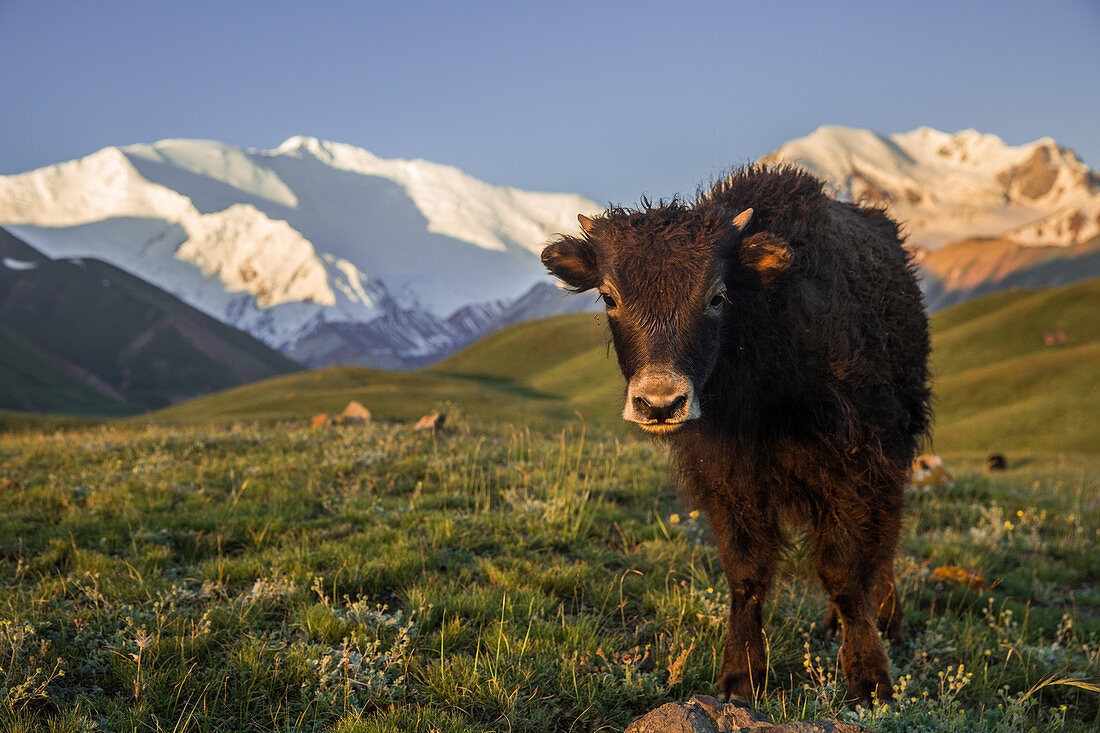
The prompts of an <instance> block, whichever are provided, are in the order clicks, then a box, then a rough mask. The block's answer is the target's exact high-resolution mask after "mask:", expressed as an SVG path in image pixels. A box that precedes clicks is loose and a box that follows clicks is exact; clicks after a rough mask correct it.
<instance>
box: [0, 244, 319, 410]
mask: <svg viewBox="0 0 1100 733" xmlns="http://www.w3.org/2000/svg"><path fill="white" fill-rule="evenodd" d="M0 262H2V264H3V266H2V267H0V325H3V326H4V327H5V329H6V331H7V332H8V334H9V337H10V336H17V337H18V340H19V342H20V343H22V344H23V346H24V347H25V348H22V349H21V350H22V351H24V352H27V351H28V349H33V351H34V352H35V354H36V356H32V355H30V354H29V353H27V354H26V355H25V356H23V357H17V358H16V361H17V362H18V363H17V364H8V365H7V366H6V368H5V369H4V376H5V380H6V381H7V382H8V384H7V385H6V392H8V393H9V397H10V398H11V399H5V401H4V402H3V403H0V406H5V407H14V408H18V409H37V410H55V411H68V412H81V411H85V409H84V408H82V407H81V406H79V405H74V404H70V403H68V401H67V400H68V398H67V397H66V395H67V394H68V393H69V392H71V391H72V390H73V386H72V385H71V383H70V382H71V380H76V381H78V382H80V383H82V384H83V385H84V386H85V387H87V388H90V389H91V390H92V391H93V392H95V393H98V394H99V395H100V397H101V398H104V402H105V408H110V409H108V411H117V406H118V405H125V406H126V407H128V408H129V409H130V410H135V409H143V408H154V407H162V406H164V405H167V404H171V403H174V402H178V401H180V400H182V399H186V398H189V397H194V396H196V395H199V394H203V393H206V392H210V391H213V390H217V389H224V388H226V387H230V386H235V385H238V384H242V383H244V382H248V381H255V380H258V379H265V378H268V377H271V376H274V375H276V374H281V373H285V372H289V371H294V370H296V369H298V368H299V366H298V365H297V364H296V363H294V362H293V361H291V360H290V359H287V358H286V357H284V356H282V355H281V354H279V353H278V352H275V351H273V350H272V349H270V348H269V347H267V346H264V345H263V344H261V343H259V342H258V341H256V340H255V339H253V338H251V337H249V336H248V335H247V334H244V333H241V332H239V331H237V330H235V329H233V328H230V327H229V326H226V325H225V324H223V323H221V322H219V321H217V320H215V319H213V318H211V317H209V316H207V315H205V314H203V313H200V312H199V311H197V310H195V309H194V308H191V307H190V306H188V305H186V304H184V303H182V302H180V301H179V300H178V299H177V298H175V297H173V296H171V295H169V294H167V293H165V292H163V291H161V290H159V289H158V288H156V287H154V286H152V285H150V284H149V283H146V282H144V281H142V280H140V279H138V278H135V277H134V276H133V275H129V274H127V273H126V272H123V271H122V270H119V269H118V268H116V267H113V266H112V265H109V264H106V263H103V262H99V261H96V260H92V259H78V260H52V259H50V258H47V257H45V256H44V255H42V254H41V253H39V252H37V251H35V250H34V249H33V248H31V247H29V246H28V245H27V244H26V243H24V242H21V241H19V239H18V238H16V237H13V236H12V235H10V234H9V233H7V232H5V231H4V230H3V229H0ZM9 340H12V341H14V339H9ZM12 348H13V349H14V348H15V347H14V346H13V347H12ZM43 359H45V360H48V361H49V362H50V363H51V364H53V369H52V370H53V371H54V372H57V371H58V370H59V369H60V370H61V372H64V373H65V374H67V375H69V378H70V379H69V380H63V379H61V378H60V377H59V376H57V375H56V374H55V376H57V379H56V385H57V395H56V399H52V400H51V399H47V398H46V397H45V396H44V395H45V394H46V392H48V390H46V386H45V385H42V384H39V383H40V382H41V381H42V380H43V379H46V381H47V382H49V381H53V378H52V377H48V375H49V374H50V373H51V372H50V371H48V370H46V369H44V368H43V369H37V368H36V369H32V368H31V364H32V363H33V362H34V361H41V360H43ZM58 374H59V373H58ZM20 375H22V376H20ZM35 394H40V395H43V396H41V397H38V398H33V399H32V398H31V395H35ZM81 394H83V392H82V393H81ZM28 399H30V400H31V401H30V404H29V405H28V402H27V400H28ZM81 401H82V402H83V403H84V404H85V405H86V406H87V411H94V412H99V411H100V410H99V409H98V408H96V407H95V405H94V404H93V403H92V402H91V401H90V400H89V399H88V398H84V397H82V398H81Z"/></svg>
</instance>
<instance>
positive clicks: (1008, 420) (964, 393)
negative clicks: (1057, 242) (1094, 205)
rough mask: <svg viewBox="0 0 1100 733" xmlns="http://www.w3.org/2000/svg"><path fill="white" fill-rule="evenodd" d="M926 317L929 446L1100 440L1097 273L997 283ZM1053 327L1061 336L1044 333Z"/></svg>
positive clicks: (1062, 447)
mask: <svg viewBox="0 0 1100 733" xmlns="http://www.w3.org/2000/svg"><path fill="white" fill-rule="evenodd" d="M932 324H933V332H934V337H933V369H934V372H935V374H936V396H937V405H936V435H935V444H936V448H937V449H938V450H1021V449H1030V450H1054V451H1082V452H1090V453H1092V452H1097V451H1098V450H1100V280H1088V281H1085V282H1081V283H1075V284H1073V285H1066V286H1063V287H1058V288H1043V289H1037V290H1025V291H1018V292H1001V293H996V294H994V295H990V296H987V297H984V298H979V299H976V300H972V301H968V302H966V303H962V304H960V305H957V306H955V307H953V308H949V309H948V310H945V311H943V312H942V313H939V314H937V315H936V316H934V317H933V319H932ZM1053 331H1061V332H1062V333H1063V334H1065V343H1064V344H1062V345H1060V346H1047V345H1046V344H1045V343H1044V340H1043V336H1044V334H1046V333H1049V332H1053Z"/></svg>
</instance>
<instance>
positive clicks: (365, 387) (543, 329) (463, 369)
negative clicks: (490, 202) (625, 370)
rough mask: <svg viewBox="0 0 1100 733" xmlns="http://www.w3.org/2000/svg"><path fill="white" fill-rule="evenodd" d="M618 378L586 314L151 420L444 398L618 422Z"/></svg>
mask: <svg viewBox="0 0 1100 733" xmlns="http://www.w3.org/2000/svg"><path fill="white" fill-rule="evenodd" d="M621 394H622V377H621V376H620V375H619V371H618V367H617V366H616V364H615V359H614V352H613V351H611V350H610V348H609V347H608V345H607V340H606V328H605V327H604V326H602V325H597V324H596V323H595V322H594V320H593V318H592V315H591V314H575V315H568V316H559V317H556V318H551V319H547V320H543V321H530V322H527V323H521V324H518V325H516V326H512V327H510V328H507V329H504V330H503V331H500V332H498V333H496V334H494V335H492V336H490V337H488V338H486V339H484V340H483V341H481V342H479V343H477V344H474V345H473V346H471V347H469V348H468V349H466V350H464V351H462V352H460V353H458V354H455V355H454V356H452V357H451V358H449V359H447V360H445V361H443V362H440V363H439V364H437V365H436V366H434V367H431V368H429V369H422V370H419V371H415V372H386V371H381V370H377V369H367V368H365V367H332V368H329V369H321V370H317V371H312V372H303V373H298V374H290V375H287V376H284V377H279V378H276V379H269V380H266V381H263V382H259V383H256V384H251V385H247V386H244V387H239V388H236V389H231V390H227V391H225V392H221V393H217V394H213V395H208V396H206V397H201V398H199V399H196V400H191V401H189V402H186V403H183V404H180V405H176V406H174V407H170V408H168V409H165V410H161V411H159V412H156V413H153V414H152V415H151V416H150V418H152V419H157V420H180V421H202V420H209V419H218V420H235V419H246V420H247V419H276V420H277V419H288V418H303V417H308V416H309V415H313V414H316V413H319V412H325V413H329V414H331V413H335V412H339V411H340V410H342V409H343V408H344V406H345V405H346V404H347V403H348V401H349V400H358V401H360V402H362V403H363V404H364V405H366V406H367V407H369V408H370V410H371V411H372V413H373V414H374V415H375V416H376V417H382V418H390V419H398V420H411V419H415V418H418V417H420V416H421V415H423V414H425V413H427V412H430V411H432V410H434V409H436V408H437V407H439V406H440V405H444V404H445V403H450V405H449V406H448V407H447V409H450V410H452V411H453V410H454V409H455V408H457V409H459V410H460V411H461V412H462V413H463V414H465V415H468V416H470V417H473V418H477V419H484V420H496V421H504V422H513V423H517V424H518V423H522V424H528V423H530V424H533V425H537V426H541V427H550V426H552V425H555V424H557V423H559V422H560V421H561V420H572V419H576V413H578V412H579V413H580V414H581V415H582V416H583V417H584V418H585V419H586V420H592V421H596V422H601V423H606V424H608V425H610V426H617V425H618V422H619V420H618V413H619V410H620V409H621V407H620V406H619V404H618V403H619V400H620V399H621Z"/></svg>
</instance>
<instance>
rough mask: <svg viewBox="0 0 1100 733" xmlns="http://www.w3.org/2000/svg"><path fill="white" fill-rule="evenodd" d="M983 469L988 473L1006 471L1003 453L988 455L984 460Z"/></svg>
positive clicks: (1006, 462) (1006, 465) (1006, 466)
mask: <svg viewBox="0 0 1100 733" xmlns="http://www.w3.org/2000/svg"><path fill="white" fill-rule="evenodd" d="M985 467H986V468H987V469H989V470H990V471H1005V470H1007V469H1008V460H1007V459H1006V458H1005V456H1004V454H1003V453H990V454H989V458H986V459H985Z"/></svg>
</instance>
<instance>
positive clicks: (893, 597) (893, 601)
mask: <svg viewBox="0 0 1100 733" xmlns="http://www.w3.org/2000/svg"><path fill="white" fill-rule="evenodd" d="M871 601H872V603H874V607H875V613H876V615H877V617H878V630H879V631H881V632H882V633H883V634H884V635H885V636H886V638H887V639H889V640H890V643H891V644H894V645H895V646H896V645H898V644H901V643H902V642H903V641H904V640H905V637H904V635H903V634H902V631H901V619H902V616H903V613H902V608H901V598H899V597H898V589H897V587H896V585H895V583H894V568H893V558H889V559H887V560H886V561H885V562H883V563H882V564H881V565H879V568H878V572H877V573H876V574H875V585H874V588H872V589H871Z"/></svg>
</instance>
